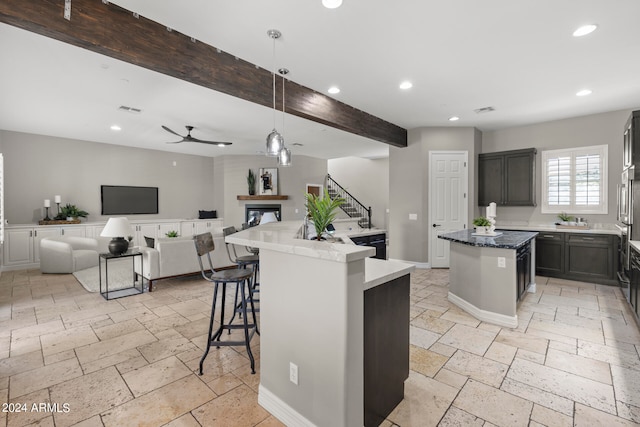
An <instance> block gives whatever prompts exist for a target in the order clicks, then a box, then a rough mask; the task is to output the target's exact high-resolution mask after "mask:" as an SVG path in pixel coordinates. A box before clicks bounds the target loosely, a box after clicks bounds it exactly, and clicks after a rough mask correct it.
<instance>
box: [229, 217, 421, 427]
mask: <svg viewBox="0 0 640 427" xmlns="http://www.w3.org/2000/svg"><path fill="white" fill-rule="evenodd" d="M300 227H301V223H300V222H295V221H286V222H274V223H269V224H264V225H260V226H257V227H252V228H249V229H247V230H243V231H240V232H238V233H234V234H232V235H229V236H227V237H226V241H227V242H229V243H234V244H237V245H242V246H251V247H256V248H259V249H260V333H261V335H260V386H259V391H258V403H259V404H260V405H262V406H263V407H264V408H266V409H267V410H268V411H269V412H271V413H272V414H273V415H274V416H276V417H277V418H278V419H279V420H280V421H282V422H283V423H285V424H286V425H297V426H314V425H315V426H325V425H327V426H329V425H330V426H336V427H342V426H343V427H348V426H362V425H365V426H367V427H368V426H374V425H378V424H379V423H380V422H381V421H382V420H384V417H385V416H386V415H387V414H388V413H389V412H390V411H391V410H392V409H393V408H394V407H395V406H396V405H397V404H398V403H399V402H400V401H401V400H402V398H403V394H404V380H405V379H406V378H407V377H408V373H409V273H410V272H411V271H412V270H413V269H414V266H413V265H410V264H405V263H400V262H392V261H385V260H379V259H371V258H369V257H370V256H372V255H374V254H375V249H374V248H371V247H366V246H357V245H354V244H350V240H349V239H348V235H349V234H354V231H353V230H345V231H343V232H336V234H335V235H334V240H335V241H336V242H343V243H331V242H327V241H310V240H303V239H300V238H297V237H299V235H300V232H299V231H300ZM356 234H357V233H356ZM365 386H366V387H365Z"/></svg>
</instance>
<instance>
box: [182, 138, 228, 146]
mask: <svg viewBox="0 0 640 427" xmlns="http://www.w3.org/2000/svg"><path fill="white" fill-rule="evenodd" d="M189 141H191V142H199V143H201V144H212V145H231V144H232V143H231V142H223V141H203V140H202V139H198V138H194V137H191V139H189Z"/></svg>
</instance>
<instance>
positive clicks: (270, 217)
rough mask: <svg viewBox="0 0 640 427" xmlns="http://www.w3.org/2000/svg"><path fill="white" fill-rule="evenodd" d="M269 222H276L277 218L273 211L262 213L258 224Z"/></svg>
mask: <svg viewBox="0 0 640 427" xmlns="http://www.w3.org/2000/svg"><path fill="white" fill-rule="evenodd" d="M270 222H278V218H277V217H276V214H275V213H274V212H265V213H263V214H262V218H260V225H262V224H268V223H270Z"/></svg>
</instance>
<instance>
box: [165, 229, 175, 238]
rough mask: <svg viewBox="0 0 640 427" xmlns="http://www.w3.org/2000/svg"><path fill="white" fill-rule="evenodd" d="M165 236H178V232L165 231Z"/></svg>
mask: <svg viewBox="0 0 640 427" xmlns="http://www.w3.org/2000/svg"><path fill="white" fill-rule="evenodd" d="M165 236H167V237H178V232H177V231H175V230H171V231H167V232H166V234H165Z"/></svg>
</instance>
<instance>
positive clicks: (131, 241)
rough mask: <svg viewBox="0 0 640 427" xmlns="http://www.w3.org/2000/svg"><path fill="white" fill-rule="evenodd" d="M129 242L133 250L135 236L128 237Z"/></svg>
mask: <svg viewBox="0 0 640 427" xmlns="http://www.w3.org/2000/svg"><path fill="white" fill-rule="evenodd" d="M127 241H128V242H129V249H133V236H127Z"/></svg>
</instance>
